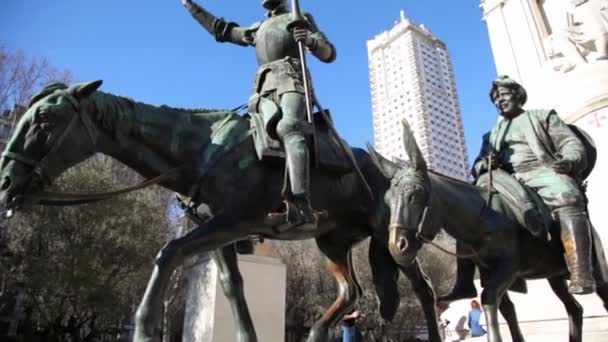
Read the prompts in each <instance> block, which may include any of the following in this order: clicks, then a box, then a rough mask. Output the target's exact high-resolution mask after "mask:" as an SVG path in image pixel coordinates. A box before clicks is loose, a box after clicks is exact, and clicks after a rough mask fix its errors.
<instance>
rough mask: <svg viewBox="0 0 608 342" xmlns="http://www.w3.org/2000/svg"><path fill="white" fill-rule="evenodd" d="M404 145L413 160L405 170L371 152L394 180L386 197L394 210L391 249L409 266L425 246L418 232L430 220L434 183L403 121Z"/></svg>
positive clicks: (391, 218)
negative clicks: (431, 195)
mask: <svg viewBox="0 0 608 342" xmlns="http://www.w3.org/2000/svg"><path fill="white" fill-rule="evenodd" d="M403 144H404V146H405V151H406V153H407V155H408V157H409V162H408V164H407V165H406V166H404V167H399V166H398V165H397V164H395V163H392V162H391V161H389V160H386V159H385V158H383V157H382V156H381V155H380V154H379V153H378V152H376V151H375V150H374V149H373V148H370V152H371V155H372V160H373V161H374V163H375V164H376V166H377V167H378V168H380V170H381V171H382V173H383V175H384V176H385V177H386V178H388V179H390V181H391V185H390V188H389V189H388V190H387V191H386V193H385V195H384V202H385V203H386V205H387V206H388V208H389V210H390V220H389V227H388V229H389V250H390V252H391V254H392V256H393V257H394V258H395V260H398V261H399V262H400V263H403V264H409V263H411V262H412V261H414V259H415V257H416V254H417V253H418V250H419V249H420V247H421V246H422V243H421V241H420V239H419V238H418V232H419V230H420V228H421V226H422V224H423V223H424V221H425V217H426V211H427V206H428V201H429V193H430V182H429V178H428V173H427V167H426V162H425V161H424V158H423V157H422V153H421V152H420V149H419V148H418V145H417V144H416V140H415V139H414V135H413V134H412V132H411V130H410V127H409V125H408V124H407V122H406V121H403Z"/></svg>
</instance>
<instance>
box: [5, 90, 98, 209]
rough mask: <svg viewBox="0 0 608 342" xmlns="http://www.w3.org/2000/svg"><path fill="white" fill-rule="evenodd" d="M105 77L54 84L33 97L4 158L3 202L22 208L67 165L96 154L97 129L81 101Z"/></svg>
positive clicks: (8, 207)
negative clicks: (73, 83)
mask: <svg viewBox="0 0 608 342" xmlns="http://www.w3.org/2000/svg"><path fill="white" fill-rule="evenodd" d="M100 85H101V81H94V82H88V83H82V84H76V85H73V86H71V87H67V86H66V85H64V84H60V83H53V84H50V85H48V86H46V87H45V88H44V89H43V90H42V91H41V92H40V93H38V94H36V95H34V97H32V99H31V100H30V103H29V105H28V107H27V110H26V112H25V113H24V114H23V116H22V117H21V119H20V120H19V122H18V123H17V125H16V127H15V130H14V132H13V134H12V136H11V137H10V139H9V142H8V144H7V146H6V149H5V150H4V152H3V153H2V159H1V161H0V204H2V205H4V206H5V207H6V208H7V209H18V208H20V207H21V206H22V205H23V204H24V199H26V194H28V195H29V194H34V193H36V192H39V191H41V190H42V188H43V187H44V186H45V185H48V184H50V183H51V182H52V180H53V179H54V178H55V177H57V176H58V175H59V174H60V173H61V172H63V171H64V170H66V169H67V168H68V167H70V166H72V165H74V164H76V163H78V162H80V161H82V160H84V159H85V158H87V157H89V156H90V155H91V154H92V153H93V147H94V144H95V140H96V136H95V134H96V133H95V129H94V127H93V126H92V122H91V121H90V118H89V117H88V115H87V114H83V112H82V106H81V100H82V99H84V98H85V97H87V96H89V95H90V94H91V93H92V92H94V91H95V90H96V89H97V88H98V87H99V86H100Z"/></svg>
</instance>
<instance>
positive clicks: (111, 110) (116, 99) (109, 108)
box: [28, 83, 229, 131]
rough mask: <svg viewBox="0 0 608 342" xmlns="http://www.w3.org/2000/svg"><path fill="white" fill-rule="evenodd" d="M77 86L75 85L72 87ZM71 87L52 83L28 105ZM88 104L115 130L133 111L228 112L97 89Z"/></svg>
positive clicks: (180, 115) (124, 124) (97, 117)
mask: <svg viewBox="0 0 608 342" xmlns="http://www.w3.org/2000/svg"><path fill="white" fill-rule="evenodd" d="M74 86H77V85H73V86H72V87H74ZM68 88H69V87H68V86H67V85H66V84H64V83H51V84H49V85H47V86H45V87H44V88H43V89H42V90H40V91H39V92H38V93H36V94H35V95H34V96H32V99H31V100H30V103H29V105H28V107H31V106H32V105H33V104H35V103H36V102H38V101H40V100H41V99H43V98H45V97H47V96H48V95H51V94H52V93H54V92H55V91H58V90H67V89H68ZM87 100H88V105H90V106H93V107H94V108H93V109H94V110H92V111H91V112H92V113H93V114H94V117H93V119H95V120H96V121H98V122H100V123H101V124H102V125H103V127H104V128H106V129H108V130H111V131H113V130H115V129H117V128H119V127H120V128H123V129H124V128H126V127H127V126H131V125H129V123H130V122H131V121H132V118H131V116H132V113H134V112H140V113H149V115H154V113H159V114H161V115H163V116H164V115H167V116H172V115H175V116H178V118H176V119H178V120H179V119H184V118H185V117H184V116H185V115H194V114H197V115H201V114H217V113H228V112H229V111H228V110H223V109H209V108H194V109H192V108H180V107H170V106H167V105H160V106H154V105H150V104H146V103H143V102H137V101H134V100H133V99H131V98H129V97H126V96H121V95H115V94H110V93H105V92H101V91H96V92H94V93H93V94H92V95H90V96H89V97H88V98H87Z"/></svg>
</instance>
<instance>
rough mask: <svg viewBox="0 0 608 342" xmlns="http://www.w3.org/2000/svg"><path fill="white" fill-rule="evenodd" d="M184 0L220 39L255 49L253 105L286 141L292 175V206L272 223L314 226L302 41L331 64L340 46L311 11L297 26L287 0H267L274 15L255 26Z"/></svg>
mask: <svg viewBox="0 0 608 342" xmlns="http://www.w3.org/2000/svg"><path fill="white" fill-rule="evenodd" d="M182 2H183V4H184V5H185V6H186V8H187V9H188V10H189V11H190V13H191V14H192V16H193V17H194V18H195V19H196V20H197V21H198V22H199V23H200V24H201V25H202V26H203V27H204V28H205V30H207V31H208V32H209V33H210V34H212V35H213V36H214V37H215V39H216V40H217V41H218V42H229V43H233V44H237V45H240V46H253V47H254V48H255V52H256V56H257V61H258V65H259V67H258V71H257V74H256V77H255V81H254V84H253V92H254V94H253V96H252V97H251V98H250V100H249V110H250V112H251V113H252V114H253V115H256V114H258V115H261V116H262V118H263V122H264V123H265V125H264V129H265V130H266V133H268V135H269V136H270V137H271V138H274V139H278V140H280V141H281V142H282V145H283V147H284V149H285V155H286V165H287V166H286V168H287V170H286V171H287V175H288V179H289V184H288V185H289V189H284V191H283V192H284V196H286V201H287V210H286V212H285V213H272V214H270V215H269V217H268V218H267V223H268V224H270V225H273V226H280V225H281V224H283V223H285V222H286V221H287V223H288V224H289V227H285V228H293V227H297V228H298V229H300V230H314V229H315V228H316V226H317V221H318V215H317V213H316V212H315V211H314V210H313V209H312V207H311V205H310V192H309V166H310V152H309V148H308V146H307V142H306V136H307V135H309V134H310V133H311V126H310V124H309V123H308V122H307V118H306V110H307V109H306V106H307V102H306V99H305V89H304V82H305V80H304V79H303V77H302V72H303V66H302V61H301V59H300V56H299V50H298V42H302V43H303V44H304V45H305V46H306V47H307V48H308V50H309V51H310V52H311V53H312V54H313V55H314V56H315V57H317V58H318V59H319V60H321V61H323V62H326V63H330V62H332V61H333V60H334V59H335V58H336V49H335V48H334V46H333V45H332V44H331V43H330V42H329V40H328V39H327V37H326V36H325V35H324V34H323V33H322V32H321V31H319V30H318V28H317V26H316V24H315V22H314V19H313V17H312V15H310V14H308V13H305V14H304V18H305V22H306V26H307V28H304V27H297V26H296V27H294V28H293V29H291V27H292V26H293V25H292V22H293V20H294V18H293V17H292V13H291V12H289V9H288V6H287V2H286V0H262V5H263V6H264V8H265V9H267V10H268V19H266V20H263V21H260V22H257V23H255V24H253V25H251V26H249V27H241V26H239V25H238V24H236V23H233V22H227V21H225V20H224V19H218V18H216V17H215V16H213V15H212V14H210V13H209V12H208V11H207V10H205V9H204V8H203V7H201V6H199V5H197V4H195V3H193V2H192V1H191V0H182ZM287 190H288V191H287Z"/></svg>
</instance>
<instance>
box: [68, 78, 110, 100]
mask: <svg viewBox="0 0 608 342" xmlns="http://www.w3.org/2000/svg"><path fill="white" fill-rule="evenodd" d="M102 83H103V81H102V80H97V81H91V82H86V83H81V84H78V85H76V86H75V89H74V96H76V98H77V99H83V98H85V97H87V96H89V95H91V94H92V93H93V92H94V91H96V90H97V88H99V87H100V86H101V84H102Z"/></svg>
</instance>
